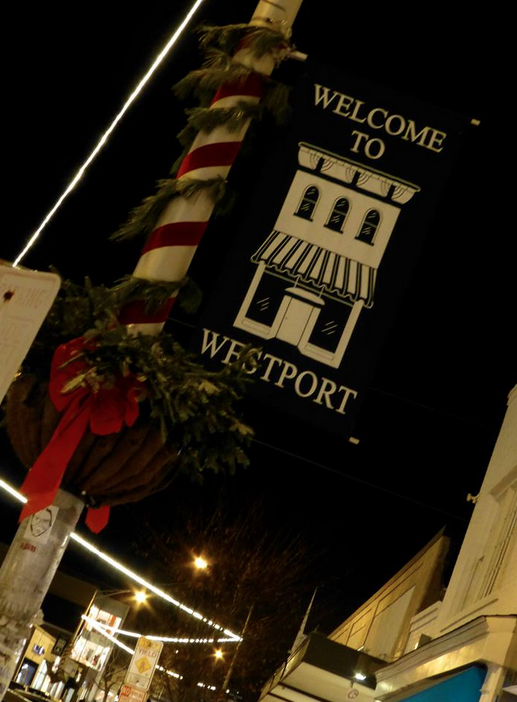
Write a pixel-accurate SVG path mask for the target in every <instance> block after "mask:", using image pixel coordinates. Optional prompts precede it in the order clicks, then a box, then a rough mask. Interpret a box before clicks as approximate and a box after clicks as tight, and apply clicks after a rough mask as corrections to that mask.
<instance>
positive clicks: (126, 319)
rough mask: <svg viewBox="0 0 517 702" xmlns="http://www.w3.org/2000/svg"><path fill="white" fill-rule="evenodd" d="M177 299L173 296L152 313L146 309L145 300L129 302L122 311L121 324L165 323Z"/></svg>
mask: <svg viewBox="0 0 517 702" xmlns="http://www.w3.org/2000/svg"><path fill="white" fill-rule="evenodd" d="M175 300H176V298H175V297H171V298H170V299H169V300H167V302H166V303H165V304H164V305H162V306H161V307H160V308H159V309H158V310H156V311H155V312H153V313H151V314H149V313H148V312H146V311H145V306H146V301H145V300H135V301H134V302H129V303H128V304H127V305H125V306H124V307H123V308H122V310H121V311H120V314H119V318H118V319H119V322H120V324H151V323H158V324H163V323H164V322H166V321H167V317H168V316H169V312H170V311H171V309H172V306H173V304H174V301H175Z"/></svg>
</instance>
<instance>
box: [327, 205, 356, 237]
mask: <svg viewBox="0 0 517 702" xmlns="http://www.w3.org/2000/svg"><path fill="white" fill-rule="evenodd" d="M349 207H350V203H349V202H348V200H347V199H346V197H340V198H339V199H338V200H336V202H335V203H334V207H333V209H332V212H331V213H330V217H329V218H328V221H327V223H326V224H325V226H326V227H328V228H329V229H333V230H334V231H335V232H342V231H343V227H344V225H345V219H346V216H347V214H348V209H349Z"/></svg>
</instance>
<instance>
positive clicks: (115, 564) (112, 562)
mask: <svg viewBox="0 0 517 702" xmlns="http://www.w3.org/2000/svg"><path fill="white" fill-rule="evenodd" d="M0 488H2V489H4V490H5V491H6V492H8V493H9V494H10V495H11V496H12V497H14V498H15V499H16V500H18V501H19V502H27V499H26V498H25V497H24V496H23V495H21V494H20V493H19V492H18V491H17V490H15V489H14V488H13V487H12V486H11V485H9V484H8V483H6V482H5V481H4V480H1V479H0ZM70 538H71V540H72V541H75V542H76V543H77V544H79V545H80V546H82V547H83V548H84V549H86V550H87V551H89V552H90V553H92V554H93V555H95V556H97V558H99V559H100V560H102V561H104V563H106V564H108V565H109V566H111V567H112V568H114V569H115V570H117V571H118V572H119V573H122V574H123V575H125V576H126V577H127V578H129V579H130V580H132V581H133V582H135V583H138V584H139V585H142V587H145V588H146V590H149V592H152V593H153V594H155V595H157V596H158V597H160V598H161V599H162V600H165V601H166V602H168V603H169V604H171V605H173V606H174V607H177V608H178V609H180V610H182V611H183V612H186V613H187V614H189V615H190V616H191V617H194V618H195V619H199V620H200V621H202V622H204V623H205V624H206V625H207V626H209V627H211V628H212V629H217V630H218V631H221V632H222V633H223V634H225V635H226V636H228V637H229V638H230V640H231V641H235V642H237V641H240V640H241V637H240V636H239V635H238V634H235V633H234V632H233V631H230V629H225V628H224V627H222V626H221V625H220V624H217V623H216V622H214V621H212V620H211V619H207V618H206V617H204V616H203V615H202V614H201V613H200V612H196V611H195V610H193V609H192V608H191V607H188V606H187V605H185V604H183V603H182V602H179V601H178V600H176V599H174V597H172V596H171V595H169V594H168V593H167V592H164V591H163V590H161V589H160V588H159V587H156V585H153V584H152V583H150V582H148V581H147V580H145V579H144V578H142V577H141V576H140V575H138V574H137V573H135V572H134V571H133V570H130V569H129V568H127V567H126V566H125V565H123V564H122V563H120V561H117V560H116V559H115V558H113V557H112V556H110V555H109V554H107V553H105V552H104V551H101V550H100V549H98V548H97V547H96V546H94V545H93V544H92V543H91V542H90V541H87V540H86V539H84V538H83V537H82V536H79V534H76V533H73V534H71V536H70Z"/></svg>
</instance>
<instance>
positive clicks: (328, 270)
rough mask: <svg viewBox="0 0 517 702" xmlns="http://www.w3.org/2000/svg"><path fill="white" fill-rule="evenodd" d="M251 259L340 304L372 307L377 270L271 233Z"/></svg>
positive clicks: (293, 237)
mask: <svg viewBox="0 0 517 702" xmlns="http://www.w3.org/2000/svg"><path fill="white" fill-rule="evenodd" d="M251 260H252V261H253V262H254V263H259V262H260V261H263V262H264V263H265V265H266V268H269V269H270V270H271V271H272V272H275V273H276V274H279V275H281V276H283V277H286V278H288V279H289V280H292V281H294V282H299V283H303V284H304V285H306V286H309V287H311V288H312V289H313V290H314V291H315V292H316V293H318V294H324V295H327V296H328V297H332V298H335V299H336V300H338V301H341V302H348V303H353V302H357V301H358V300H363V301H364V303H365V307H372V305H373V297H374V293H375V281H376V277H377V271H376V269H375V268H371V267H370V266H366V265H365V264H363V263H359V262H358V261H353V260H352V259H350V258H347V257H346V256H339V255H338V254H336V253H334V252H333V251H329V250H328V249H324V248H322V247H321V246H316V244H311V243H309V242H308V241H304V240H303V239H298V237H296V236H291V235H289V234H284V233H283V232H280V231H277V230H274V231H272V232H271V234H270V235H269V237H268V238H267V239H266V241H265V242H264V243H263V244H262V246H261V247H260V248H259V249H258V251H256V252H255V253H254V254H253V256H252V257H251Z"/></svg>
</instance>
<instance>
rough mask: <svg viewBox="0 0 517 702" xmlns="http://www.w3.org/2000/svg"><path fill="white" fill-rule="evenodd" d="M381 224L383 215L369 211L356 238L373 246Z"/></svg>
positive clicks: (375, 211) (376, 211)
mask: <svg viewBox="0 0 517 702" xmlns="http://www.w3.org/2000/svg"><path fill="white" fill-rule="evenodd" d="M380 223H381V215H380V213H379V212H378V210H368V212H367V213H366V215H365V218H364V220H363V223H362V225H361V229H360V230H359V233H358V234H357V236H356V237H355V238H356V239H358V240H359V241H362V242H363V243H364V244H371V245H373V241H374V239H375V235H376V234H377V230H378V229H379V224H380Z"/></svg>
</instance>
